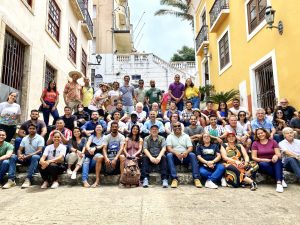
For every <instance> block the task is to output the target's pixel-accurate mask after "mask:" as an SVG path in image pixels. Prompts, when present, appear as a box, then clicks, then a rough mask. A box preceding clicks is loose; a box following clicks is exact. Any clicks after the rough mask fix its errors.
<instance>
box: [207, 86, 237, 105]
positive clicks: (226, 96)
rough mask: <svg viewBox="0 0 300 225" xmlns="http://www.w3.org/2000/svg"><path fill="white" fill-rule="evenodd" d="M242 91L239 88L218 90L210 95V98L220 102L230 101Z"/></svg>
mask: <svg viewBox="0 0 300 225" xmlns="http://www.w3.org/2000/svg"><path fill="white" fill-rule="evenodd" d="M239 94H240V92H239V91H238V90H234V89H231V90H230V91H225V92H223V91H221V92H217V93H215V94H213V95H211V96H210V97H209V100H210V101H212V102H214V103H217V104H219V103H220V102H229V101H230V100H232V99H234V98H236V97H238V95H239Z"/></svg>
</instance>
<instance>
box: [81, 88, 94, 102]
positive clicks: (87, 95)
mask: <svg viewBox="0 0 300 225" xmlns="http://www.w3.org/2000/svg"><path fill="white" fill-rule="evenodd" d="M82 93H83V98H82V104H83V106H84V107H88V106H89V105H90V103H91V101H92V99H93V96H94V89H93V88H92V87H89V88H87V87H83V88H82Z"/></svg>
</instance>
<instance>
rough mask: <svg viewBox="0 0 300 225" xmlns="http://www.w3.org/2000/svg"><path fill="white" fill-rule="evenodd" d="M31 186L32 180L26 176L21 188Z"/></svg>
mask: <svg viewBox="0 0 300 225" xmlns="http://www.w3.org/2000/svg"><path fill="white" fill-rule="evenodd" d="M30 186H31V182H30V180H29V179H28V178H26V179H25V181H24V183H23V184H22V186H21V188H29V187H30Z"/></svg>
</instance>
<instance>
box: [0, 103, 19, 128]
mask: <svg viewBox="0 0 300 225" xmlns="http://www.w3.org/2000/svg"><path fill="white" fill-rule="evenodd" d="M20 114H21V108H20V105H19V104H17V103H12V104H10V103H8V102H2V103H0V124H4V125H16V124H17V122H18V121H17V115H20Z"/></svg>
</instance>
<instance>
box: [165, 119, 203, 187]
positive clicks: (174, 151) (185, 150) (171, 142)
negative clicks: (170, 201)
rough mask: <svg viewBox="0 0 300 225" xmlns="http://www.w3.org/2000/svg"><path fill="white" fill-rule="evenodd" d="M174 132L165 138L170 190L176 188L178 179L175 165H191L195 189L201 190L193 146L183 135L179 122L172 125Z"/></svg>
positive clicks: (188, 138)
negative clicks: (170, 180)
mask: <svg viewBox="0 0 300 225" xmlns="http://www.w3.org/2000/svg"><path fill="white" fill-rule="evenodd" d="M173 129H174V131H173V132H172V133H171V134H170V135H169V136H168V137H167V150H168V154H167V160H168V165H169V170H170V175H171V179H172V183H171V188H177V187H178V177H177V172H176V165H182V164H183V165H188V164H190V163H191V164H192V174H193V179H194V184H195V186H196V187H197V188H201V187H202V185H201V182H200V180H199V178H200V175H199V166H198V161H197V158H196V155H195V153H193V152H192V151H193V144H192V141H191V139H190V137H189V136H188V135H187V134H185V133H183V129H182V125H181V123H180V122H175V123H174V124H173Z"/></svg>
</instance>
